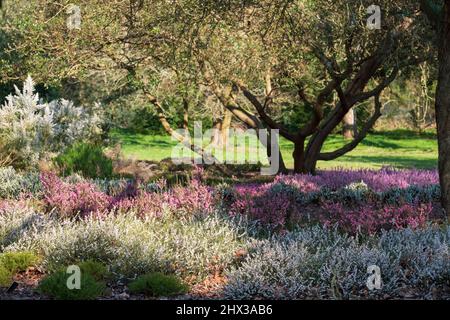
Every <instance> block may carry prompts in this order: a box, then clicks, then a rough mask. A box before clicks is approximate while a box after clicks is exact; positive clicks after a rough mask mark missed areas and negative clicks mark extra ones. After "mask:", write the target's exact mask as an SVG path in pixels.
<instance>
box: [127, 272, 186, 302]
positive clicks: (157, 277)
mask: <svg viewBox="0 0 450 320" xmlns="http://www.w3.org/2000/svg"><path fill="white" fill-rule="evenodd" d="M128 287H129V289H130V291H131V292H132V293H143V294H145V295H149V296H153V297H161V296H165V297H167V296H174V295H179V294H183V293H186V292H187V291H188V289H189V288H188V286H187V285H186V284H184V283H183V282H181V280H180V279H179V278H178V277H177V276H174V275H164V274H162V273H160V272H154V273H150V274H146V275H143V276H140V277H138V278H137V279H136V280H134V281H133V282H131V283H130V284H129V286H128Z"/></svg>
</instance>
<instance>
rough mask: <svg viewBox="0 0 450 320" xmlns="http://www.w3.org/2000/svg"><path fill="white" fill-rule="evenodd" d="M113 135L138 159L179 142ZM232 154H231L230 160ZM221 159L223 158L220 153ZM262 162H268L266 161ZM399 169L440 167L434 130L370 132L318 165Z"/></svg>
mask: <svg viewBox="0 0 450 320" xmlns="http://www.w3.org/2000/svg"><path fill="white" fill-rule="evenodd" d="M111 136H112V138H114V139H115V140H117V141H119V142H120V143H121V145H122V152H123V154H124V156H125V157H128V158H133V159H136V160H153V161H160V160H163V159H165V158H170V157H171V155H172V152H173V149H174V147H175V146H176V145H177V142H176V141H172V139H171V137H170V136H165V135H151V134H138V133H132V132H128V131H124V130H121V131H114V132H113V133H112V135H111ZM345 143H346V141H345V140H344V139H343V138H342V136H341V135H333V136H330V138H329V139H328V141H327V142H326V144H325V146H324V151H332V150H334V149H336V148H339V147H341V146H342V145H344V144H345ZM236 145H237V152H235V153H234V154H235V155H236V154H240V155H243V154H245V158H246V159H248V158H249V157H251V156H252V157H253V156H255V155H256V154H257V152H258V150H253V149H249V148H248V147H247V148H246V147H245V144H244V143H242V141H241V142H240V143H239V142H237V143H236ZM280 147H281V151H282V154H283V158H284V160H285V162H286V165H287V166H288V167H289V168H292V167H293V159H292V156H291V154H292V150H293V145H292V144H291V143H290V142H289V141H287V140H285V139H283V138H281V139H280ZM229 157H230V154H228V159H229ZM218 158H221V157H220V156H219V157H218ZM261 162H263V163H265V162H266V160H264V159H263V160H262V161H261ZM387 165H389V166H394V167H397V168H418V169H432V168H436V167H437V140H436V135H435V133H434V132H433V131H428V132H425V133H421V134H418V133H416V132H413V131H407V130H396V131H387V132H375V133H372V134H370V135H369V136H368V137H367V138H366V139H365V140H364V141H362V142H361V143H360V144H359V146H358V147H357V148H356V149H355V150H353V151H352V152H350V153H348V154H346V155H345V156H343V157H341V158H339V159H336V160H334V161H320V162H319V164H318V167H319V168H321V169H325V168H336V167H341V168H355V169H356V168H371V169H377V168H381V167H383V166H387Z"/></svg>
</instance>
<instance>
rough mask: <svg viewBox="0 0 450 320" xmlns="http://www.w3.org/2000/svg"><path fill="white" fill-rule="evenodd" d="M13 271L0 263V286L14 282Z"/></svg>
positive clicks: (6, 285)
mask: <svg viewBox="0 0 450 320" xmlns="http://www.w3.org/2000/svg"><path fill="white" fill-rule="evenodd" d="M11 278H12V273H11V271H9V270H8V269H6V268H5V267H4V266H3V265H1V264H0V287H8V286H9V285H11V283H12V279H11Z"/></svg>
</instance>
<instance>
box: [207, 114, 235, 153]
mask: <svg viewBox="0 0 450 320" xmlns="http://www.w3.org/2000/svg"><path fill="white" fill-rule="evenodd" d="M232 119H233V113H232V112H231V111H230V110H228V109H226V110H225V111H224V114H223V118H222V119H217V120H215V121H214V122H213V129H215V130H214V133H213V135H212V137H211V144H212V145H216V146H225V145H227V143H228V138H229V135H230V127H231V120H232Z"/></svg>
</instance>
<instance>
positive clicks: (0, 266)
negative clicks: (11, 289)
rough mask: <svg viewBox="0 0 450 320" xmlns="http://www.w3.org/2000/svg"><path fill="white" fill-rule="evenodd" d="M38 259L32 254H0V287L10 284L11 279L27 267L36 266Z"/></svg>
mask: <svg viewBox="0 0 450 320" xmlns="http://www.w3.org/2000/svg"><path fill="white" fill-rule="evenodd" d="M38 261H39V257H37V256H36V255H35V254H33V253H32V252H6V253H2V254H0V287H7V286H9V285H11V283H12V277H13V276H14V275H15V274H16V273H17V272H21V271H25V270H26V269H27V268H28V267H31V266H33V265H35V264H37V263H38Z"/></svg>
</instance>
